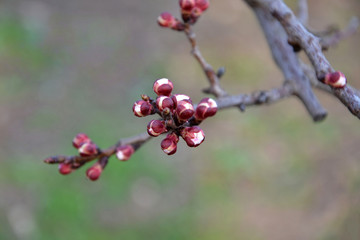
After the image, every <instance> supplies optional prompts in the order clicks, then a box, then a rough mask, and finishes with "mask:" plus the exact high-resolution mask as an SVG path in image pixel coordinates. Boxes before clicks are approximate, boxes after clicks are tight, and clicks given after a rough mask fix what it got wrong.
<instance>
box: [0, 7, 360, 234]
mask: <svg viewBox="0 0 360 240" xmlns="http://www.w3.org/2000/svg"><path fill="white" fill-rule="evenodd" d="M309 2H310V3H309V5H310V25H311V26H312V27H313V28H314V29H317V30H322V29H324V28H326V27H327V26H328V25H330V24H333V23H336V24H338V25H339V26H341V27H344V26H345V25H346V23H347V21H349V20H350V17H351V16H353V15H358V16H359V13H360V2H359V1H358V0H318V1H309ZM287 3H289V4H290V6H291V7H293V8H294V7H296V1H287ZM162 11H171V12H172V13H173V14H177V16H178V3H177V0H172V1H165V0H154V1H141V0H131V1H130V0H128V1H126V0H105V1H96V0H63V1H59V0H2V1H0V133H1V134H0V152H1V157H0V239H6V240H7V239H34V240H43V239H44V240H48V239H53V240H57V239H59V240H60V239H76V240H82V239H84V240H97V239H127V240H133V239H134V240H135V239H206V240H217V239H246V240H265V239H270V240H288V239H299V240H300V239H301V240H303V239H311V240H313V239H314V240H317V239H321V240H332V239H334V240H335V239H345V240H348V239H350V240H352V239H354V240H358V239H360V228H359V226H360V148H359V142H360V128H359V120H358V119H356V118H355V117H353V116H352V115H351V114H350V113H349V112H348V110H347V109H346V108H345V107H344V106H342V105H341V104H340V103H339V101H338V100H336V99H335V98H333V97H331V96H329V95H326V94H324V93H321V92H316V93H317V95H318V96H319V98H320V100H321V102H322V103H323V105H324V106H325V107H326V108H327V109H328V111H329V115H328V117H327V119H326V120H325V121H324V122H322V123H317V124H315V123H313V122H312V120H311V118H310V117H309V116H308V114H307V112H306V111H305V109H304V107H303V106H302V104H301V103H300V102H299V101H298V100H297V99H295V98H292V99H289V100H286V101H282V102H279V103H277V104H275V105H271V106H263V107H256V108H249V109H247V111H246V112H245V113H240V112H239V111H238V110H236V109H232V110H226V111H223V112H221V113H220V114H218V115H216V116H215V117H214V118H212V119H209V120H207V121H206V122H205V123H204V124H203V125H202V127H203V129H204V131H205V133H206V141H205V142H204V143H203V144H202V145H201V146H200V147H199V148H197V149H189V148H187V147H186V146H185V145H184V144H183V143H181V144H180V146H179V148H178V153H177V154H175V155H174V156H171V157H169V156H166V155H165V154H163V153H162V151H161V149H160V146H159V144H160V139H154V140H152V141H151V142H149V143H148V144H146V145H145V146H144V147H143V148H141V149H140V150H139V151H138V152H136V154H135V155H134V156H133V157H132V158H131V159H130V160H129V161H128V162H126V163H123V162H119V161H117V160H116V159H115V158H112V159H111V161H110V163H109V166H108V167H107V169H106V170H105V172H104V173H103V175H102V176H101V178H100V179H99V181H97V182H90V181H88V180H87V179H86V177H85V173H84V172H85V170H86V167H85V168H82V169H80V170H79V171H76V172H74V173H73V174H71V175H69V176H66V177H64V176H62V175H60V174H58V172H57V167H56V166H49V165H45V164H44V163H43V162H42V160H43V159H44V158H46V157H48V156H50V155H55V154H67V155H72V154H76V151H75V150H74V149H73V148H72V146H71V140H72V138H73V137H74V136H75V134H76V133H78V132H85V133H87V134H88V135H89V136H90V137H91V138H92V139H93V140H94V141H95V142H96V143H97V144H98V145H99V146H100V147H107V146H110V145H112V144H113V143H115V142H116V141H117V140H118V139H119V138H122V137H128V136H131V135H134V134H137V133H141V132H143V131H144V130H145V126H146V124H147V122H148V121H150V119H151V118H146V119H139V118H135V117H134V116H133V113H132V111H131V107H132V104H133V102H134V101H136V100H137V99H138V98H139V95H140V94H143V93H145V94H149V95H152V94H153V93H152V89H151V86H152V83H153V82H154V80H155V79H157V78H160V77H168V78H169V79H171V80H172V81H173V82H174V85H175V92H178V93H185V94H188V95H190V96H193V99H194V100H195V101H198V100H200V99H201V98H202V97H203V96H204V95H203V94H200V92H201V89H203V88H204V87H206V85H207V82H206V80H205V78H204V76H203V73H202V72H201V70H200V68H199V67H198V64H197V63H196V62H195V60H194V59H193V58H192V57H191V56H190V54H189V43H188V42H187V41H186V38H185V36H183V34H180V33H177V32H173V31H170V30H166V29H161V28H159V27H158V26H157V24H156V18H157V16H158V15H159V13H160V12H162ZM195 29H196V32H197V35H198V41H199V44H200V48H201V49H202V51H203V54H204V56H205V57H206V58H207V59H208V61H209V62H210V63H211V64H213V66H214V67H216V68H217V67H220V66H225V67H226V68H227V73H226V75H225V77H224V78H223V80H222V84H223V87H224V88H225V89H226V90H228V91H229V92H230V93H233V94H236V93H244V92H251V91H253V90H260V89H268V88H271V87H275V86H277V85H279V84H281V81H282V75H281V73H280V72H279V71H278V69H277V68H276V66H275V65H274V63H273V61H272V59H271V56H270V52H269V50H268V48H267V45H266V42H265V40H264V38H263V35H262V32H261V30H260V28H259V26H258V23H257V21H256V19H255V18H254V16H253V14H252V12H251V11H250V10H249V9H248V7H247V6H246V5H245V4H244V3H243V2H242V1H240V0H221V1H220V0H217V1H216V0H213V1H211V6H210V8H209V10H208V11H207V12H206V14H205V15H204V16H202V17H201V19H200V21H199V23H198V24H197V25H196V27H195ZM359 42H360V34H357V35H355V36H354V37H352V38H350V39H347V40H345V41H343V42H341V43H340V44H339V45H338V46H337V47H336V48H333V49H330V51H328V52H327V53H326V55H327V56H328V59H329V60H330V62H331V63H332V65H333V66H334V68H335V69H339V70H342V71H343V72H344V73H345V74H346V75H347V76H348V80H349V82H350V83H351V84H352V85H353V86H355V87H357V88H360V78H359V76H360V68H359V62H360V50H359Z"/></svg>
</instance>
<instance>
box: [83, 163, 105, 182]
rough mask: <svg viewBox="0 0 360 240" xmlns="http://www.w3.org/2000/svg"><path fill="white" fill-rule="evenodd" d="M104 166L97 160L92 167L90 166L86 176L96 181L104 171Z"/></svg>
mask: <svg viewBox="0 0 360 240" xmlns="http://www.w3.org/2000/svg"><path fill="white" fill-rule="evenodd" d="M102 170H103V169H102V167H101V164H100V163H99V162H96V163H95V164H94V165H93V166H92V167H90V168H89V169H88V170H87V171H86V176H87V177H88V178H89V179H90V180H91V181H96V180H97V179H98V178H99V177H100V175H101V173H102Z"/></svg>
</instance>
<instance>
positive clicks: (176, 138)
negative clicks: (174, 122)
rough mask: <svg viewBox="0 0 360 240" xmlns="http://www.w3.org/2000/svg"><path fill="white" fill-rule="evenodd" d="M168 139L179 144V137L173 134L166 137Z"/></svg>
mask: <svg viewBox="0 0 360 240" xmlns="http://www.w3.org/2000/svg"><path fill="white" fill-rule="evenodd" d="M166 138H168V139H171V140H172V141H174V142H175V143H178V142H179V136H178V135H177V134H176V133H174V132H172V133H169V134H168V135H166Z"/></svg>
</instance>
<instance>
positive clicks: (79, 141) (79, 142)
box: [72, 133, 91, 149]
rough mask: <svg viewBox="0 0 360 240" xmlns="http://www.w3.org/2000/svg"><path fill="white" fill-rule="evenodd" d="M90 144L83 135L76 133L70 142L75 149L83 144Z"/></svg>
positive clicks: (89, 140) (88, 139)
mask: <svg viewBox="0 0 360 240" xmlns="http://www.w3.org/2000/svg"><path fill="white" fill-rule="evenodd" d="M89 142H91V139H90V138H89V137H88V136H87V135H86V134H85V133H78V134H77V135H76V136H75V137H74V139H73V140H72V144H73V146H74V147H75V148H77V149H78V148H80V147H81V146H82V145H83V144H84V143H89Z"/></svg>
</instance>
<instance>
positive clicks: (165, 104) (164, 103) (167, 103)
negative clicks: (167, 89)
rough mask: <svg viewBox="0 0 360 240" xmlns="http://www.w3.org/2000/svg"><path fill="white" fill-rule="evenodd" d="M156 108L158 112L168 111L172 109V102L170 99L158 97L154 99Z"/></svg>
mask: <svg viewBox="0 0 360 240" xmlns="http://www.w3.org/2000/svg"><path fill="white" fill-rule="evenodd" d="M156 106H157V107H158V109H159V110H160V111H163V110H164V109H165V108H169V109H170V110H173V109H174V102H173V100H172V99H171V98H170V97H166V96H160V97H158V98H157V99H156Z"/></svg>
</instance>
